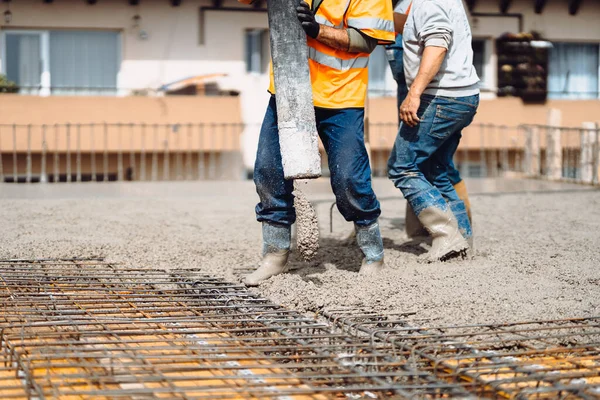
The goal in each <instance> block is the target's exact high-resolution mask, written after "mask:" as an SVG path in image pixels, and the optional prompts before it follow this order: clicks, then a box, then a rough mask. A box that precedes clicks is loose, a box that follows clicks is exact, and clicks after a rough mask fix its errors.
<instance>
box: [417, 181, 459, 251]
mask: <svg viewBox="0 0 600 400" xmlns="http://www.w3.org/2000/svg"><path fill="white" fill-rule="evenodd" d="M407 200H408V202H409V203H410V205H411V206H412V208H413V210H415V214H417V217H418V218H419V221H421V224H423V226H424V227H425V229H427V232H429V235H431V237H432V243H431V250H429V252H428V253H427V255H426V256H425V260H427V261H430V262H433V261H445V260H448V259H450V258H452V257H454V256H458V255H461V256H464V255H466V251H467V250H468V249H469V244H468V243H467V240H466V239H465V238H464V237H463V236H462V235H461V233H460V230H459V229H458V221H457V220H456V217H455V216H454V214H453V213H452V210H451V209H450V207H449V206H448V204H447V203H446V201H445V200H444V198H443V197H442V194H441V193H440V191H439V190H437V189H436V188H435V187H432V188H431V189H429V190H426V191H421V192H417V193H414V194H411V195H410V197H407Z"/></svg>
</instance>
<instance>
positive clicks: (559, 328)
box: [324, 309, 600, 398]
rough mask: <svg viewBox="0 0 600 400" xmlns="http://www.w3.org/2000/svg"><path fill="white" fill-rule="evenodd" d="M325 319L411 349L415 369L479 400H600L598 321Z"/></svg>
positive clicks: (360, 314)
mask: <svg viewBox="0 0 600 400" xmlns="http://www.w3.org/2000/svg"><path fill="white" fill-rule="evenodd" d="M324 314H325V315H326V316H327V317H328V318H329V319H330V320H331V321H334V322H339V323H340V324H341V325H342V326H345V327H346V331H347V332H349V333H352V334H354V335H355V336H360V335H363V336H364V335H366V336H368V337H370V338H371V340H373V341H374V342H377V341H380V342H382V343H388V344H389V345H390V347H391V348H392V349H394V351H406V352H410V360H411V361H410V362H411V363H413V365H414V367H415V368H417V369H418V370H420V371H424V372H430V373H432V374H433V375H434V376H436V377H437V378H439V379H442V380H445V381H447V382H452V383H456V384H460V385H462V386H463V387H464V388H465V389H466V390H468V391H470V392H472V393H474V394H475V395H477V397H479V398H598V397H600V317H590V318H577V319H564V320H551V321H533V322H532V321H528V322H517V323H511V324H495V325H494V324H492V325H470V326H444V327H435V326H433V327H432V326H427V327H418V326H416V325H414V323H413V321H409V320H407V319H398V318H397V316H393V315H392V316H389V315H388V316H384V315H378V314H375V313H372V312H369V311H364V310H363V311H361V310H356V309H346V310H343V309H342V310H331V311H328V312H326V313H324Z"/></svg>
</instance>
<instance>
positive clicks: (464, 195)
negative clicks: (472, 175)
mask: <svg viewBox="0 0 600 400" xmlns="http://www.w3.org/2000/svg"><path fill="white" fill-rule="evenodd" d="M454 190H456V194H457V195H458V198H459V199H461V200H462V201H463V203H465V208H466V209H467V215H468V216H469V222H470V223H471V225H473V218H472V217H471V202H470V201H469V192H468V191H467V185H466V184H465V181H460V182H458V183H457V184H456V185H454Z"/></svg>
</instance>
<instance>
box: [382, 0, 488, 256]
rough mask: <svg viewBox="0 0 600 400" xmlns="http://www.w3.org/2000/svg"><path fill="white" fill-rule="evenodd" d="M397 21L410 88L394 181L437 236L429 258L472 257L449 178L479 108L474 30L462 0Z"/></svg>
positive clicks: (392, 164) (430, 2) (445, 0)
mask: <svg viewBox="0 0 600 400" xmlns="http://www.w3.org/2000/svg"><path fill="white" fill-rule="evenodd" d="M394 19H395V28H396V30H397V31H399V32H401V33H402V35H403V47H404V70H405V73H406V82H407V85H408V87H409V91H408V94H407V96H406V99H405V100H404V101H403V102H402V104H401V106H400V119H401V120H402V123H401V126H400V129H399V132H398V136H397V138H396V142H395V143H394V148H393V149H392V153H391V155H390V159H389V162H388V176H389V178H390V179H391V180H392V181H393V182H394V184H395V186H396V187H397V188H399V189H400V190H401V191H402V194H403V195H404V197H405V198H406V200H407V201H408V203H409V204H410V206H411V208H412V210H413V211H414V213H415V215H416V217H417V218H418V220H419V222H420V223H421V224H422V225H423V226H424V227H425V229H426V230H427V232H428V233H429V234H430V235H431V237H432V239H433V240H432V246H431V249H430V251H429V252H428V254H427V259H428V260H430V261H435V260H442V261H443V260H447V259H449V258H452V257H454V256H457V255H461V254H466V252H467V251H468V250H469V249H470V247H471V246H470V241H471V239H472V230H471V224H470V221H469V217H468V215H467V210H466V207H465V202H464V201H463V200H461V199H460V197H459V196H458V194H457V191H456V190H455V189H454V187H453V185H452V181H451V180H450V177H449V171H450V172H451V174H458V171H456V169H455V168H454V165H453V163H452V158H453V156H454V153H455V151H456V149H457V147H458V144H459V142H460V138H461V131H462V130H463V129H464V128H465V127H467V126H468V125H469V124H470V123H471V122H472V120H473V117H474V116H475V113H476V111H477V107H478V105H479V85H478V83H479V78H478V77H477V73H476V72H475V68H474V66H473V50H472V47H471V30H470V28H469V22H468V19H467V14H466V11H465V9H464V6H463V4H462V1H461V0H414V1H413V2H412V4H411V5H410V6H409V7H407V9H406V10H405V11H404V12H403V13H402V12H400V13H397V14H395V15H394ZM453 179H454V180H457V177H456V175H455V176H454V177H453ZM458 180H459V181H460V175H458Z"/></svg>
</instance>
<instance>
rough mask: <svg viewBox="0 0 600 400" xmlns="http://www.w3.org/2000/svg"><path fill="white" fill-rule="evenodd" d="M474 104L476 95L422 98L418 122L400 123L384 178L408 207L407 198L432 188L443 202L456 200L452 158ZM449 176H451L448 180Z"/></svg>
mask: <svg viewBox="0 0 600 400" xmlns="http://www.w3.org/2000/svg"><path fill="white" fill-rule="evenodd" d="M478 105H479V95H474V96H467V97H458V98H450V97H441V96H431V95H423V96H421V105H420V107H419V110H418V111H417V115H418V116H419V118H420V120H421V122H419V124H418V125H417V126H415V127H414V128H411V127H409V126H408V125H406V124H404V123H403V124H401V126H400V130H399V132H398V135H397V137H396V142H395V143H394V148H393V149H392V153H391V155H390V158H389V161H388V177H389V178H390V179H391V180H392V181H393V182H394V185H395V186H396V187H397V188H398V189H400V190H401V191H402V194H403V195H404V197H405V198H406V200H407V201H408V202H409V203H411V205H413V204H412V202H411V199H414V198H416V197H418V196H419V195H420V194H423V193H425V192H430V191H431V189H433V188H434V187H435V188H437V189H438V191H439V193H440V194H441V196H443V199H444V200H446V201H447V202H453V201H459V200H460V199H459V197H458V195H457V194H456V191H455V190H454V187H453V184H454V183H455V182H454V180H456V179H458V182H460V175H459V174H458V171H456V169H455V168H454V164H453V163H452V158H453V157H454V153H455V152H456V149H457V147H458V144H459V142H460V138H461V136H462V134H461V131H462V130H463V129H464V128H465V127H467V126H468V125H469V124H470V123H471V122H472V121H473V117H474V116H475V113H476V111H477V107H478ZM449 171H450V174H449ZM451 175H455V176H452V180H451ZM433 200H435V199H432V202H433ZM437 200H440V199H437ZM432 204H433V203H432Z"/></svg>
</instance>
